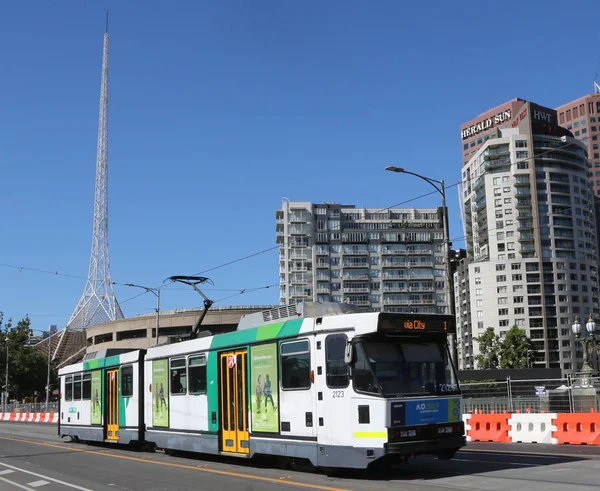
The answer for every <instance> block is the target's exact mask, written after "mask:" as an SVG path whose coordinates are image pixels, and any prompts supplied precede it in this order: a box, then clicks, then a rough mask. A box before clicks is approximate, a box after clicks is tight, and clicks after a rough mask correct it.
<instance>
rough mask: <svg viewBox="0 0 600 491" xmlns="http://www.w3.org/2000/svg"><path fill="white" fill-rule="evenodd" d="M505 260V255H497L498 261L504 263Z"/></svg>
mask: <svg viewBox="0 0 600 491" xmlns="http://www.w3.org/2000/svg"><path fill="white" fill-rule="evenodd" d="M505 260H506V254H498V261H505Z"/></svg>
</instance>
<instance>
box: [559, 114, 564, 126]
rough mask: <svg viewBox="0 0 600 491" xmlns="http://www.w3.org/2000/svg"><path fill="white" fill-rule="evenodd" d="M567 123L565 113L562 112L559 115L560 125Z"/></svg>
mask: <svg viewBox="0 0 600 491" xmlns="http://www.w3.org/2000/svg"><path fill="white" fill-rule="evenodd" d="M564 122H565V113H564V112H562V113H560V114H559V115H558V123H559V124H563V123H564Z"/></svg>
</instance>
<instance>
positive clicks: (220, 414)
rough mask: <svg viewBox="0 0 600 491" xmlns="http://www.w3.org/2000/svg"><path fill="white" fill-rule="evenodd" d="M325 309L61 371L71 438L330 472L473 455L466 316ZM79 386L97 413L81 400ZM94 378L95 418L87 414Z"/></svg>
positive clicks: (246, 323) (251, 319) (64, 420)
mask: <svg viewBox="0 0 600 491" xmlns="http://www.w3.org/2000/svg"><path fill="white" fill-rule="evenodd" d="M319 310H321V309H320V308H319V304H304V307H302V306H301V307H298V308H296V307H295V306H285V307H280V308H278V309H273V310H270V311H265V312H261V313H257V314H250V315H248V316H245V317H244V318H242V320H241V321H240V323H239V325H238V327H237V329H236V330H235V331H233V332H229V333H225V334H220V335H215V336H206V337H200V338H197V339H192V340H188V341H182V342H178V343H173V344H166V345H163V346H157V347H153V348H149V349H147V350H138V351H133V352H129V353H125V354H119V355H115V356H109V357H107V358H103V359H97V360H89V361H84V362H83V363H80V364H77V365H73V366H71V367H67V368H65V369H62V370H61V371H60V374H59V375H60V379H61V407H60V429H59V434H60V435H61V436H64V435H70V436H72V437H75V438H79V439H80V440H100V441H110V442H120V443H129V442H140V443H146V444H150V445H153V446H156V447H158V448H163V449H165V450H182V451H190V452H199V453H207V454H225V455H232V456H238V457H244V458H249V457H253V456H255V455H272V456H279V457H287V458H292V459H302V460H307V461H310V462H311V463H312V464H313V465H314V466H316V467H328V468H342V467H345V468H358V469H361V468H366V467H369V466H370V465H371V464H373V463H375V462H376V463H378V464H383V465H385V464H387V463H396V462H399V461H403V460H405V459H407V458H408V457H410V456H414V455H420V454H432V455H437V456H438V457H440V458H452V457H453V455H454V454H455V453H456V451H457V450H458V449H460V448H461V447H462V446H464V445H465V437H464V426H463V423H462V415H461V398H460V391H459V386H458V383H457V379H456V374H455V370H454V367H453V366H452V363H451V358H450V354H449V349H448V343H447V335H448V334H449V333H453V332H454V319H453V317H452V316H443V315H416V314H391V313H382V312H372V313H343V311H340V310H338V311H337V313H336V312H335V310H334V312H331V310H330V308H326V309H323V310H324V311H323V312H320V311H319ZM88 356H89V355H88ZM92 362H93V363H92ZM79 377H81V380H84V379H86V377H87V379H90V380H91V381H92V400H91V401H90V400H88V399H84V398H83V397H81V400H79V399H77V400H76V398H75V395H78V394H79V393H78V392H77V393H76V389H75V383H77V382H76V380H80V379H79ZM87 379H86V380H87ZM94 380H100V381H101V384H100V385H98V382H96V386H98V387H100V389H101V390H100V391H99V396H98V399H99V402H100V404H99V408H100V412H101V414H100V415H99V416H96V418H95V419H94V417H93V415H92V414H91V412H90V411H89V410H87V409H86V410H83V408H87V407H89V406H90V403H91V404H94V399H93V398H94V397H95V393H94V391H93V386H94ZM112 380H115V382H114V383H113V382H112ZM69 384H73V388H72V389H70V388H69ZM67 395H71V397H70V398H68V397H67ZM82 395H83V392H82ZM88 395H89V394H88V392H86V396H88ZM80 407H81V408H82V411H81V419H78V420H77V421H75V420H74V419H73V418H74V416H73V415H74V414H75V413H76V411H78V408H80ZM86 411H87V412H86ZM88 413H90V416H89V417H88ZM77 414H79V413H77Z"/></svg>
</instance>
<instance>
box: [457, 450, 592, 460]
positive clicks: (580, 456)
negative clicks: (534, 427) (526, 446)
mask: <svg viewBox="0 0 600 491" xmlns="http://www.w3.org/2000/svg"><path fill="white" fill-rule="evenodd" d="M459 453H491V454H506V455H511V454H516V455H531V456H533V457H539V458H542V459H558V458H563V457H567V458H573V459H582V460H598V458H599V457H598V455H586V454H576V453H573V454H569V453H548V454H544V453H541V452H523V451H521V450H501V449H498V450H487V449H483V448H482V449H479V448H477V449H475V448H466V449H460V450H459Z"/></svg>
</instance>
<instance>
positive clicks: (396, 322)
mask: <svg viewBox="0 0 600 491" xmlns="http://www.w3.org/2000/svg"><path fill="white" fill-rule="evenodd" d="M377 330H378V331H379V332H383V333H386V332H387V333H400V332H403V333H408V332H414V333H418V332H447V333H450V334H453V333H455V332H456V321H455V319H454V317H452V316H451V315H434V314H423V315H419V314H390V313H381V314H379V321H378V324H377Z"/></svg>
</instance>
